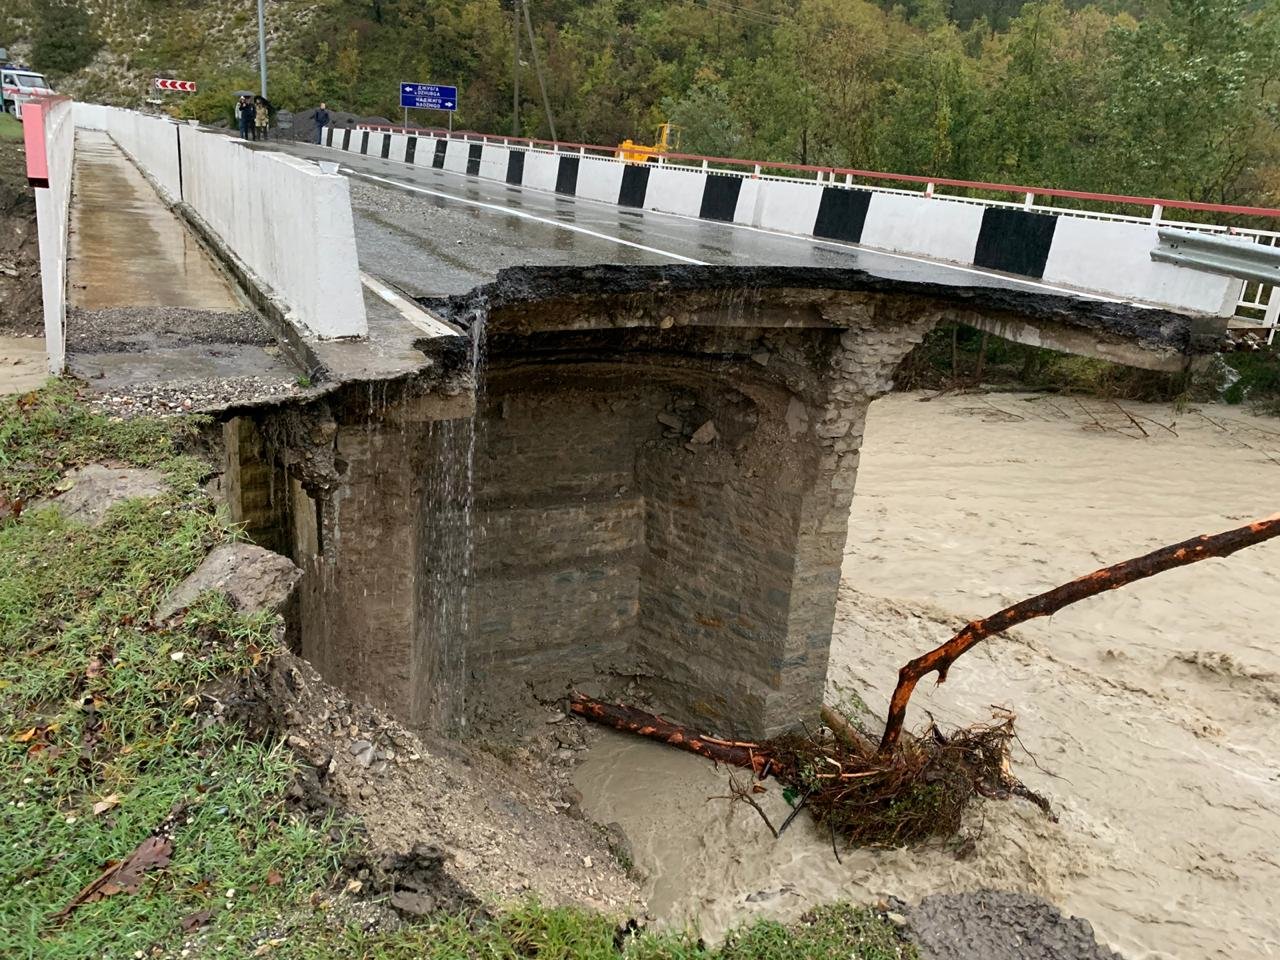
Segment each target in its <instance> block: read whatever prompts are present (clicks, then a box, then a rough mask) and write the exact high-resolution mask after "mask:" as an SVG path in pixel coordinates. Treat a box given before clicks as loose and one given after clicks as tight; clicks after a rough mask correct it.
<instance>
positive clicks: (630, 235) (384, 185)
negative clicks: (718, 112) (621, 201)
mask: <svg viewBox="0 0 1280 960" xmlns="http://www.w3.org/2000/svg"><path fill="white" fill-rule="evenodd" d="M263 147H267V148H270V149H277V150H283V151H285V152H288V153H291V154H293V155H295V156H300V157H305V158H308V159H312V160H321V159H323V160H336V161H338V162H339V163H340V164H341V167H340V171H341V172H342V173H344V174H346V175H347V176H348V177H350V178H351V180H352V190H351V194H352V210H353V213H354V215H355V227H356V245H357V249H358V251H359V257H360V267H361V270H363V271H364V272H365V273H367V274H369V275H371V276H374V277H377V278H378V279H381V280H384V281H386V282H388V283H389V284H391V285H393V286H395V287H397V288H399V289H400V290H402V291H404V292H406V293H409V294H411V295H413V296H440V295H446V294H456V293H465V292H466V291H468V290H470V289H472V288H474V287H476V286H478V285H479V284H482V283H485V282H487V281H489V280H491V279H493V277H494V275H495V274H496V273H497V272H498V270H500V269H502V268H503V267H509V266H519V265H575V266H589V265H593V264H601V263H612V264H663V263H695V264H697V263H702V264H720V265H739V266H743V265H769V266H806V267H847V268H853V269H860V270H865V271H867V272H869V273H874V274H877V275H879V276H883V277H891V278H895V279H902V280H918V281H928V282H934V283H946V284H953V285H956V286H999V287H1010V288H1014V289H1022V290H1031V291H1038V292H1044V293H1055V294H1068V295H1074V296H1080V297H1085V298H1087V299H1093V300H1097V299H1110V298H1105V297H1097V296H1093V295H1090V294H1086V293H1082V292H1081V291H1078V290H1074V289H1071V288H1067V287H1061V286H1056V285H1053V284H1046V283H1038V282H1036V281H1032V280H1023V279H1019V278H1016V277H1012V276H1008V275H1004V274H999V273H993V272H989V271H985V270H979V269H976V268H973V267H961V266H952V265H948V264H943V263H938V262H935V261H930V260H925V259H922V258H919V257H913V256H907V255H903V254H889V253H881V252H878V251H873V250H868V249H865V248H863V247H858V246H856V245H853V244H848V243H840V242H838V241H830V240H817V239H814V238H811V237H799V236H792V235H790V234H784V233H777V232H774V231H770V230H762V229H759V228H755V227H746V226H740V225H737V224H729V223H718V222H714V221H707V220H700V219H697V218H694V217H684V216H679V215H676V214H668V213H655V212H653V211H649V210H634V209H629V208H624V207H618V206H616V205H614V204H609V203H602V202H600V201H596V200H585V199H582V198H579V197H564V196H560V195H558V194H554V193H547V192H544V191H540V190H531V189H528V188H524V187H519V186H511V185H509V184H505V183H496V182H493V181H490V180H480V179H478V178H475V177H467V176H465V175H463V174H459V173H452V172H449V171H446V170H437V169H433V168H430V167H420V166H409V165H407V164H404V163H400V162H397V161H393V160H383V159H381V158H379V157H366V156H360V155H359V154H351V153H344V152H343V151H341V150H337V149H333V148H329V147H322V146H319V145H316V144H306V143H298V142H295V141H276V142H274V143H270V144H264V145H259V147H258V148H259V149H261V148H263Z"/></svg>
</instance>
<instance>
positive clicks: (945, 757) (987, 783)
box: [569, 694, 1049, 857]
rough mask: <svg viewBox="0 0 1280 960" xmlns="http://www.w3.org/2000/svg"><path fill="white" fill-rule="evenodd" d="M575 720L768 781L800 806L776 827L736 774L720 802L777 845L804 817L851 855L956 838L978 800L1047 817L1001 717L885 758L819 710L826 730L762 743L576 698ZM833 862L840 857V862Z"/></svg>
mask: <svg viewBox="0 0 1280 960" xmlns="http://www.w3.org/2000/svg"><path fill="white" fill-rule="evenodd" d="M569 705H570V709H571V710H572V711H573V712H574V713H576V714H578V715H579V716H583V717H586V718H588V719H590V720H594V721H595V722H597V723H602V724H605V725H607V726H610V727H613V728H614V729H617V730H622V731H625V732H627V733H634V734H637V735H639V736H642V737H648V738H649V739H652V740H658V741H660V742H662V743H666V744H668V745H670V746H674V747H677V748H679V749H682V750H688V751H690V752H691V753H696V754H698V755H699V756H703V757H707V758H709V759H712V760H715V761H717V762H720V763H725V764H729V765H731V766H736V767H744V768H746V769H749V770H751V771H753V772H754V773H755V774H756V775H757V776H758V777H759V778H760V779H764V778H765V777H767V776H770V775H772V776H773V777H774V778H775V779H776V780H777V781H778V782H779V783H781V784H782V785H783V786H784V787H787V788H789V789H790V790H791V791H793V793H794V795H795V797H796V798H797V802H796V804H795V806H794V807H793V809H792V811H791V813H790V814H789V815H788V817H787V819H786V820H785V821H784V822H783V824H782V826H780V827H777V828H775V827H774V825H773V823H772V822H771V821H770V819H769V817H768V815H767V814H766V813H765V812H764V809H763V808H762V807H761V806H760V804H759V803H758V802H757V801H756V800H755V797H754V796H753V795H754V794H755V793H757V792H758V791H760V790H762V789H763V787H762V785H761V784H759V783H751V784H749V785H744V784H742V783H740V782H739V781H738V780H736V779H735V778H734V777H733V775H732V774H730V777H729V794H728V796H725V797H721V798H718V799H726V800H730V801H732V802H735V803H739V802H740V803H746V804H747V805H748V806H751V807H754V808H755V810H756V813H758V814H759V815H760V816H761V818H762V819H763V820H764V821H765V824H766V825H767V826H768V828H769V831H770V833H772V834H773V835H774V837H775V838H776V837H781V835H782V834H783V832H784V831H785V830H786V829H787V827H788V826H790V824H791V823H792V821H793V820H794V819H795V817H796V815H797V814H798V813H799V811H800V809H802V808H804V809H808V810H809V811H810V813H812V814H813V817H814V819H815V820H816V821H817V822H818V823H819V824H823V825H825V826H829V829H830V830H831V833H832V843H833V844H834V843H835V835H836V834H839V835H840V837H841V838H843V839H844V840H845V841H846V842H848V843H851V844H853V845H855V846H897V845H900V844H903V843H913V842H918V841H921V840H926V839H928V838H930V837H935V836H952V835H954V834H955V833H956V832H957V831H958V830H959V829H960V826H961V821H962V817H963V814H964V811H965V808H966V806H967V805H968V803H969V801H970V800H971V799H972V798H973V797H974V796H979V795H980V796H985V797H991V798H995V799H1000V798H1003V797H1008V796H1022V797H1026V798H1027V799H1030V800H1032V801H1033V802H1035V803H1037V804H1038V805H1039V806H1040V807H1041V808H1042V809H1044V810H1045V811H1046V812H1049V809H1048V803H1047V801H1045V800H1043V799H1042V798H1040V797H1038V796H1037V795H1035V794H1034V793H1032V792H1031V791H1029V790H1027V789H1026V788H1025V787H1023V786H1022V784H1020V783H1019V782H1018V781H1017V780H1015V779H1014V778H1013V776H1012V775H1011V774H1010V773H1009V772H1008V761H1009V743H1010V742H1011V741H1012V740H1013V736H1014V734H1013V717H1012V715H1011V714H1009V713H1007V712H1005V711H1000V712H999V713H998V715H997V717H996V721H997V722H995V723H993V724H978V725H975V726H973V727H969V728H967V729H964V730H957V731H954V732H952V733H950V734H944V733H943V732H942V731H941V730H939V729H938V728H937V727H936V726H934V727H930V729H929V730H928V731H927V732H926V734H925V735H923V736H920V737H914V736H911V735H908V736H907V737H906V739H905V741H904V743H903V744H902V747H901V748H900V749H898V750H895V751H894V752H893V753H891V754H889V755H887V756H881V755H880V754H878V753H877V752H876V749H875V745H874V744H873V743H871V741H869V740H868V739H867V738H866V736H865V735H863V734H862V733H860V732H859V731H858V730H857V728H856V727H854V726H853V725H852V724H850V723H849V722H848V721H846V720H845V719H844V718H843V717H842V716H840V715H839V714H838V713H836V712H834V711H827V710H824V711H823V724H824V725H823V727H822V728H819V729H817V730H814V731H811V732H806V733H805V734H804V735H803V736H801V735H799V734H795V733H793V734H783V735H782V736H779V737H775V738H773V739H771V740H767V741H763V742H760V743H747V742H742V741H727V740H721V739H719V738H716V737H709V736H706V735H704V734H698V733H694V732H692V731H690V730H687V729H685V728H683V727H680V726H678V725H677V724H674V723H672V722H671V721H669V720H666V719H664V718H662V717H655V716H653V715H652V714H649V713H645V712H644V711H643V710H638V709H636V708H635V707H628V706H623V705H621V704H615V703H606V702H604V701H601V700H595V699H593V698H591V697H586V696H583V695H581V694H575V695H574V696H573V697H572V698H571V699H570V701H569ZM836 856H837V857H839V854H838V853H837V854H836Z"/></svg>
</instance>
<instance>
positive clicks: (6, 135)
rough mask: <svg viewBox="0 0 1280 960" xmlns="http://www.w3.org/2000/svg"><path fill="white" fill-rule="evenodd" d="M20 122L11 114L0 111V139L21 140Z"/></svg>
mask: <svg viewBox="0 0 1280 960" xmlns="http://www.w3.org/2000/svg"><path fill="white" fill-rule="evenodd" d="M21 139H22V123H21V122H20V121H18V120H17V119H16V118H15V117H14V116H13V115H12V114H8V113H0V140H21Z"/></svg>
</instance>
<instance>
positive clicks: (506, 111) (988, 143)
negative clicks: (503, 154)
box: [0, 0, 1280, 205]
mask: <svg viewBox="0 0 1280 960" xmlns="http://www.w3.org/2000/svg"><path fill="white" fill-rule="evenodd" d="M68 7H74V8H76V9H78V10H83V11H84V13H85V14H86V15H85V16H77V15H75V14H72V13H70V12H69V11H68V9H67V8H68ZM529 8H530V11H531V13H532V18H533V25H534V29H535V32H536V34H537V38H538V51H539V56H540V58H541V61H542V64H543V67H544V70H545V71H546V75H547V85H548V95H549V98H550V101H551V106H552V110H553V112H554V115H555V121H556V126H557V132H558V134H559V136H560V138H561V139H566V140H576V141H586V142H593V143H616V142H618V141H620V140H621V139H623V138H625V137H633V138H636V139H638V140H648V138H650V137H651V136H652V135H653V128H654V127H655V126H656V125H657V124H658V123H659V122H661V121H663V120H667V119H670V120H673V121H674V122H675V123H676V124H677V125H678V127H679V129H680V134H681V147H682V149H685V150H688V151H693V152H700V153H712V154H722V155H723V154H731V155H736V156H747V157H754V158H761V159H772V160H786V161H798V162H807V163H820V164H831V165H840V166H855V167H860V168H870V169H880V170H893V171H905V172H912V173H923V174H929V175H933V176H951V177H960V178H966V179H983V180H999V181H1006V182H1021V183H1031V184H1037V185H1046V186H1063V187H1073V188H1079V189H1088V190H1099V191H1109V192H1123V193H1138V194H1157V195H1165V196H1171V197H1179V198H1188V199H1194V200H1206V201H1216V202H1236V203H1251V204H1269V205H1276V204H1280V101H1278V96H1280V93H1278V91H1280V0H1266V2H1265V3H1257V2H1246V0H1149V2H1142V0H1136V2H1124V3H1119V4H1117V3H1116V2H1114V0H1107V2H1106V3H1104V4H1103V5H1087V6H1080V5H1078V4H1075V3H1072V4H1065V3H1063V2H1061V0H1046V2H1032V3H1027V4H1026V5H1024V6H1022V7H1021V8H1018V7H1016V6H1015V5H1014V3H1013V2H1011V0H950V5H948V0H909V2H907V3H905V4H890V3H889V2H888V0H886V2H885V3H882V4H876V3H871V2H864V0H530V3H529ZM267 10H268V17H269V20H270V28H269V29H270V34H271V45H270V55H269V59H270V64H271V77H272V84H271V86H272V91H271V92H272V99H273V100H275V101H276V102H277V103H278V104H280V105H281V106H284V107H289V108H300V107H306V106H310V105H312V104H314V103H315V102H316V101H318V100H320V99H326V100H328V101H329V104H330V106H331V107H337V108H339V109H344V110H352V111H355V112H360V113H363V114H381V115H384V116H388V117H396V116H399V110H398V107H397V106H396V103H397V99H396V90H397V83H398V81H400V80H402V79H413V80H430V81H434V82H438V83H456V84H458V85H459V86H460V87H461V88H462V93H461V109H460V111H459V113H458V115H457V118H456V121H457V126H459V127H462V128H469V129H476V130H484V131H496V132H510V130H511V124H512V117H511V114H512V109H511V94H512V89H511V88H512V35H513V30H512V27H513V22H512V11H511V9H510V6H509V3H505V2H504V0H437V2H433V3H423V2H421V0H323V2H318V3H304V2H301V0H269V2H268V3H267ZM55 21H56V27H54V26H53V24H54V23H55ZM51 33H52V34H55V35H56V36H54V37H51V36H50V35H51ZM5 38H8V39H9V42H10V45H13V44H14V43H15V42H16V43H18V44H23V43H25V44H27V45H28V46H26V48H25V49H28V50H32V55H33V58H34V59H35V60H36V63H35V65H36V66H38V67H44V68H45V69H48V70H50V71H51V72H53V73H55V74H63V75H64V76H65V79H64V80H63V86H64V87H65V88H68V89H72V90H74V91H76V92H78V93H81V94H83V95H89V96H98V97H102V98H106V99H110V100H112V101H115V102H137V101H138V100H140V99H141V98H142V97H143V96H144V95H145V89H146V80H147V78H149V77H150V76H151V75H152V74H153V73H154V72H159V71H164V72H169V73H171V74H172V75H175V76H181V77H184V78H189V79H195V80H198V81H200V83H201V84H202V91H203V92H202V93H201V94H200V95H198V96H197V97H195V98H193V99H191V100H190V101H188V102H187V103H186V107H187V108H188V109H189V110H190V111H192V112H194V113H196V114H198V115H201V116H202V117H204V118H206V119H211V118H213V117H216V116H220V115H223V114H225V111H226V110H227V104H228V103H229V98H228V94H229V92H230V91H232V90H234V89H237V88H241V87H247V88H252V87H253V86H254V85H255V82H256V81H255V77H256V56H257V53H256V50H257V37H256V21H255V4H254V3H253V0H238V2H236V3H234V4H229V3H226V2H217V3H215V2H205V0H92V2H87V3H78V4H73V3H63V2H62V0H10V2H9V3H7V4H3V5H0V45H3V44H4V42H5ZM32 45H34V49H32ZM528 46H529V44H528V40H527V37H526V38H525V40H524V41H523V46H522V53H523V55H522V58H521V59H522V66H521V71H520V72H521V77H520V89H521V95H522V96H521V99H522V110H521V116H520V132H521V133H523V134H526V135H533V136H547V135H548V133H549V131H548V128H547V122H546V119H545V117H544V114H543V110H542V106H541V102H540V98H539V95H538V85H537V80H536V77H535V74H534V70H533V61H532V58H531V57H530V56H529V51H528ZM42 57H43V58H44V59H45V60H46V61H47V62H45V63H41V62H40V60H41V58H42ZM417 119H418V120H419V122H422V123H430V122H438V120H439V118H438V116H437V117H432V116H431V115H420V116H419V117H418V118H417Z"/></svg>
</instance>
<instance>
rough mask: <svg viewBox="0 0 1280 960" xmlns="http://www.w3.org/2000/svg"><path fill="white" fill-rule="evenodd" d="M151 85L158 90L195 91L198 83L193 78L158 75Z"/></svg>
mask: <svg viewBox="0 0 1280 960" xmlns="http://www.w3.org/2000/svg"><path fill="white" fill-rule="evenodd" d="M151 85H152V86H153V87H155V88H156V89H157V90H177V91H179V92H180V93H195V92H196V85H195V83H194V82H193V81H191V80H170V79H169V78H168V77H156V78H154V79H153V80H152V81H151Z"/></svg>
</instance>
